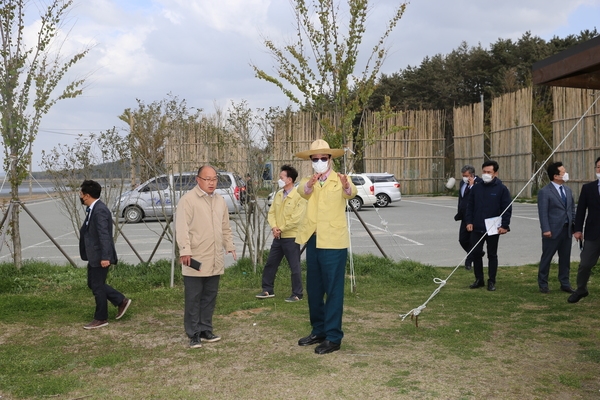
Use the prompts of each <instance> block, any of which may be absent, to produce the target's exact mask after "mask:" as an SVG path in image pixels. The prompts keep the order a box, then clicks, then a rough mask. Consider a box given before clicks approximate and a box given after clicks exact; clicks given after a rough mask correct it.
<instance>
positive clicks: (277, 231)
mask: <svg viewBox="0 0 600 400" xmlns="http://www.w3.org/2000/svg"><path fill="white" fill-rule="evenodd" d="M297 177H298V171H296V169H295V168H294V167H291V166H289V165H284V166H282V167H281V172H280V173H279V180H278V181H277V184H278V185H279V188H280V189H281V190H279V191H278V192H277V194H275V198H274V199H273V204H272V205H271V208H270V209H269V215H268V217H267V220H268V222H269V225H270V226H271V233H272V234H273V243H272V244H271V251H270V252H269V257H268V258H267V263H266V264H265V268H264V270H263V274H262V292H261V293H259V294H257V295H256V297H257V298H259V299H266V298H269V297H275V291H274V283H275V275H276V274H277V269H278V268H279V263H281V260H282V259H283V257H284V256H285V258H286V260H287V262H288V264H289V266H290V271H291V274H292V294H291V296H290V297H288V298H286V299H285V301H287V302H290V303H291V302H296V301H299V300H301V299H302V296H303V293H302V292H303V290H302V271H301V269H300V245H299V244H298V243H296V234H297V233H298V225H299V223H300V220H301V218H302V217H303V216H304V212H305V210H306V200H305V199H303V198H302V197H301V196H300V195H299V194H298V191H297V190H296V188H295V187H294V182H295V181H296V178H297Z"/></svg>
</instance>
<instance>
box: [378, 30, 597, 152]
mask: <svg viewBox="0 0 600 400" xmlns="http://www.w3.org/2000/svg"><path fill="white" fill-rule="evenodd" d="M596 36H598V31H597V30H596V28H594V29H593V30H583V31H581V33H579V34H578V35H568V36H567V37H565V38H559V37H556V36H555V37H553V38H552V39H550V40H548V41H546V40H544V39H542V38H540V37H539V36H534V35H532V34H531V33H530V32H526V33H525V34H524V35H523V36H522V37H521V38H520V39H518V40H516V41H513V40H511V39H498V41H496V42H495V43H492V44H491V45H490V46H489V48H488V49H486V48H483V47H482V45H481V44H478V45H477V46H474V47H470V46H469V45H468V44H467V42H462V43H461V44H460V46H459V47H458V48H457V49H455V50H453V51H452V52H450V53H449V54H446V55H443V54H436V55H435V56H432V57H425V58H424V59H423V61H422V62H421V65H419V66H414V67H413V66H409V67H407V68H405V69H403V70H400V71H398V72H395V73H392V74H390V75H387V74H382V75H381V76H380V78H379V80H378V83H377V87H376V88H375V91H374V93H373V95H372V96H371V98H370V100H369V103H368V107H369V108H370V109H371V110H380V109H385V108H386V107H387V108H389V109H391V110H407V109H412V110H414V109H437V110H445V111H446V143H447V145H448V146H449V148H448V150H449V151H448V152H447V155H450V156H451V155H452V154H453V152H452V149H451V146H450V145H451V144H452V137H453V134H454V132H453V115H452V114H453V113H452V110H453V108H454V107H461V106H465V105H468V104H472V103H477V102H480V101H481V95H483V99H484V102H485V109H486V110H489V109H490V107H491V101H492V99H493V98H494V97H497V96H500V95H502V94H505V93H509V92H512V91H515V90H518V89H521V88H523V87H527V86H531V85H532V66H533V64H534V63H535V62H537V61H540V60H543V59H545V58H547V57H550V56H552V55H554V54H556V53H559V52H561V51H563V50H565V49H568V48H570V47H572V46H574V45H577V44H579V43H582V42H585V41H587V40H590V39H592V38H594V37H596ZM533 114H534V115H533V121H534V124H535V125H536V127H537V128H538V129H539V130H540V133H541V135H542V136H544V138H545V139H546V140H547V141H548V143H552V126H551V120H552V98H551V96H550V90H549V88H548V87H545V86H537V87H535V88H534V111H533ZM485 125H486V131H489V115H486V121H485ZM549 154H550V149H549V148H548V146H547V145H546V144H545V143H544V141H543V139H542V138H541V137H540V135H538V134H534V157H535V159H536V160H540V159H544V158H546V157H547V156H548V155H549Z"/></svg>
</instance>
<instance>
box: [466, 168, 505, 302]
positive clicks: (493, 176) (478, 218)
mask: <svg viewBox="0 0 600 400" xmlns="http://www.w3.org/2000/svg"><path fill="white" fill-rule="evenodd" d="M481 167H482V171H481V172H482V174H481V180H482V183H480V184H477V185H474V186H473V189H472V191H471V195H470V198H469V203H468V205H467V213H466V215H465V219H466V221H465V222H466V223H467V230H468V231H469V232H471V247H472V248H473V250H472V253H471V254H472V256H473V272H474V274H475V282H473V283H472V284H471V285H470V286H469V287H470V288H471V289H476V288H479V287H483V286H485V278H484V275H483V254H484V253H483V244H484V243H487V255H488V282H487V290H489V291H490V292H493V291H494V290H496V273H497V272H498V242H499V240H500V235H504V234H505V233H507V232H508V231H509V230H510V227H509V225H510V217H511V214H512V206H510V203H511V197H510V192H509V190H508V188H507V187H506V186H504V184H503V183H502V181H501V180H500V179H499V178H498V168H499V166H498V163H497V162H496V161H493V160H489V161H486V162H484V163H483V165H482V166H481ZM503 212H504V214H502V213H503ZM500 215H502V218H501V221H500V223H499V224H498V223H497V222H495V224H497V225H495V227H494V228H496V229H494V232H493V233H494V234H492V232H491V229H490V233H489V234H488V225H489V224H490V222H491V221H492V220H491V218H497V217H499V216H500ZM486 220H488V221H487V222H488V225H486ZM498 225H499V226H498ZM496 231H497V232H496Z"/></svg>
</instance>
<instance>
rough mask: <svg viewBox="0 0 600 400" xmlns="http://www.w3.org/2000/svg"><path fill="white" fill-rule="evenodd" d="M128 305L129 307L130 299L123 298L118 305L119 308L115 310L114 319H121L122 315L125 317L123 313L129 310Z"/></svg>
mask: <svg viewBox="0 0 600 400" xmlns="http://www.w3.org/2000/svg"><path fill="white" fill-rule="evenodd" d="M130 305H131V299H128V298H124V299H123V301H122V302H121V304H119V307H118V310H117V316H116V317H115V319H121V317H122V316H123V315H125V311H127V309H128V308H129V306H130Z"/></svg>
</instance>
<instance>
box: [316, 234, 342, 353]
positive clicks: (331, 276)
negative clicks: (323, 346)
mask: <svg viewBox="0 0 600 400" xmlns="http://www.w3.org/2000/svg"><path fill="white" fill-rule="evenodd" d="M316 245H317V237H316V236H315V235H313V236H312V237H311V238H310V239H309V240H308V243H307V244H306V291H307V294H308V312H309V315H310V324H311V326H312V332H311V333H312V334H313V335H315V336H319V337H325V339H327V340H329V341H330V342H333V343H341V342H342V338H343V337H344V332H343V331H342V313H343V311H344V282H345V280H344V277H345V274H346V259H347V258H348V249H319V248H317V246H316Z"/></svg>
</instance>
